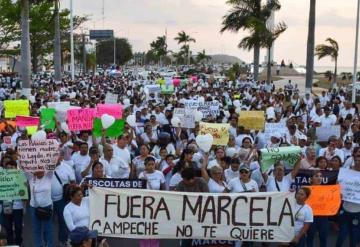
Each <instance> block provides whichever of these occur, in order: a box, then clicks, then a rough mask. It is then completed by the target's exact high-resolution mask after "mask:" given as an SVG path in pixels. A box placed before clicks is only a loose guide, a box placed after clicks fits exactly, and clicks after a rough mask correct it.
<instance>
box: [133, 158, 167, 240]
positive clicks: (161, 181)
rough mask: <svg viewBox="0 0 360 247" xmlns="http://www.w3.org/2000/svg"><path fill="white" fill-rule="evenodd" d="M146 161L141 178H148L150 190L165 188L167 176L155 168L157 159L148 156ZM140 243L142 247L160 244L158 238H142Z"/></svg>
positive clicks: (147, 182)
mask: <svg viewBox="0 0 360 247" xmlns="http://www.w3.org/2000/svg"><path fill="white" fill-rule="evenodd" d="M144 163H145V170H144V171H143V172H141V173H140V175H139V179H144V180H146V184H147V189H149V190H165V177H164V174H163V173H162V172H160V171H158V170H155V159H154V158H153V157H147V158H146V159H145V161H144ZM139 243H140V247H146V246H151V247H159V246H160V241H159V240H158V239H141V240H140V241H139Z"/></svg>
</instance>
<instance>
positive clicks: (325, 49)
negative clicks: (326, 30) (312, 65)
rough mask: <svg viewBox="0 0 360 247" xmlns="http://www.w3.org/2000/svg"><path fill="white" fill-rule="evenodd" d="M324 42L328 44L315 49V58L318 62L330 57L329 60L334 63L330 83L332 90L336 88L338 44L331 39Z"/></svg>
mask: <svg viewBox="0 0 360 247" xmlns="http://www.w3.org/2000/svg"><path fill="white" fill-rule="evenodd" d="M325 41H326V42H328V43H329V44H320V45H317V46H316V48H315V56H317V57H318V59H319V60H320V59H322V58H324V57H331V60H332V61H334V62H335V70H334V75H333V81H332V88H334V87H335V86H336V77H337V65H338V56H339V44H338V43H337V42H336V40H334V39H332V38H327V39H326V40H325Z"/></svg>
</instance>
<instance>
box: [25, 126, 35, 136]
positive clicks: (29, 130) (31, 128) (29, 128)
mask: <svg viewBox="0 0 360 247" xmlns="http://www.w3.org/2000/svg"><path fill="white" fill-rule="evenodd" d="M25 128H26V130H27V134H28V135H29V136H31V135H33V134H34V133H35V132H36V131H37V130H38V126H26V127H25Z"/></svg>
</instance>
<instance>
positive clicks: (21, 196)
mask: <svg viewBox="0 0 360 247" xmlns="http://www.w3.org/2000/svg"><path fill="white" fill-rule="evenodd" d="M26 181H27V180H26V177H25V174H24V172H23V171H20V170H16V169H0V200H1V201H11V200H27V199H28V198H29V195H28V189H27V182H26Z"/></svg>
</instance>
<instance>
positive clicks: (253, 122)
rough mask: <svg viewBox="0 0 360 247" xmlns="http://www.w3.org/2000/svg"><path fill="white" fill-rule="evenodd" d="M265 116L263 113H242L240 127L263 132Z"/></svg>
mask: <svg viewBox="0 0 360 247" xmlns="http://www.w3.org/2000/svg"><path fill="white" fill-rule="evenodd" d="M264 124H265V115H264V112H263V111H241V112H240V116H239V119H238V125H239V126H243V127H244V128H245V129H248V130H263V129H264Z"/></svg>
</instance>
